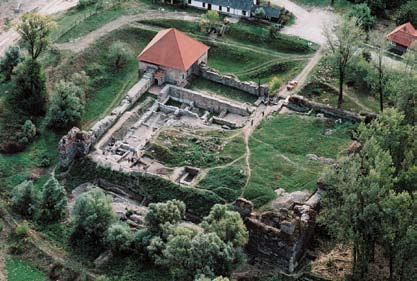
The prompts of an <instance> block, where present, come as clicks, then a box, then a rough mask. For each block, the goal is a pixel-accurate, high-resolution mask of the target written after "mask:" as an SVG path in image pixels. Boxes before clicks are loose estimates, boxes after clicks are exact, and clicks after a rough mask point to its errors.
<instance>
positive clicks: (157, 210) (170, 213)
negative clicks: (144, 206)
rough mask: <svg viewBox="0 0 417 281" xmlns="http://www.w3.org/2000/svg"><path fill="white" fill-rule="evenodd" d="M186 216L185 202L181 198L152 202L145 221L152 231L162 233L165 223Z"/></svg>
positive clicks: (177, 220) (174, 221) (173, 221)
mask: <svg viewBox="0 0 417 281" xmlns="http://www.w3.org/2000/svg"><path fill="white" fill-rule="evenodd" d="M184 216H185V204H184V202H182V201H179V200H176V199H174V200H171V201H167V202H165V203H152V204H150V205H149V208H148V212H147V213H146V216H145V223H146V225H147V227H148V229H149V231H151V232H156V233H160V232H161V230H162V229H161V226H162V225H163V224H164V223H171V224H172V223H176V222H179V221H180V220H182V219H183V218H184Z"/></svg>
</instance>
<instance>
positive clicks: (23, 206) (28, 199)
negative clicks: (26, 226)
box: [11, 181, 36, 217]
mask: <svg viewBox="0 0 417 281" xmlns="http://www.w3.org/2000/svg"><path fill="white" fill-rule="evenodd" d="M11 203H12V207H13V209H14V210H15V211H16V212H18V213H19V214H21V215H22V216H25V217H30V216H32V215H33V214H34V213H35V209H36V208H35V206H36V193H35V187H34V186H33V182H31V181H24V182H22V183H20V184H19V185H17V186H15V187H14V188H13V191H12V198H11Z"/></svg>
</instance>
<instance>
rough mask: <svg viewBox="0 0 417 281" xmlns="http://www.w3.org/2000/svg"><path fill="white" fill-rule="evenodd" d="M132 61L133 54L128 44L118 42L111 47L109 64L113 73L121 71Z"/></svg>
mask: <svg viewBox="0 0 417 281" xmlns="http://www.w3.org/2000/svg"><path fill="white" fill-rule="evenodd" d="M132 59H133V53H132V50H131V49H130V47H129V45H128V44H126V43H123V42H121V41H116V42H114V43H113V44H112V45H111V46H110V49H109V51H108V54H107V63H108V65H109V66H110V67H111V68H112V69H113V71H118V70H120V69H121V68H123V67H124V66H126V64H128V63H129V61H130V60H132Z"/></svg>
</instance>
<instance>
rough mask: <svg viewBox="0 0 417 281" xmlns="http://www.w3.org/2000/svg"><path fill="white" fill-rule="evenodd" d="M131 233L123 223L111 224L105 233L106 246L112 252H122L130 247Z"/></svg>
mask: <svg viewBox="0 0 417 281" xmlns="http://www.w3.org/2000/svg"><path fill="white" fill-rule="evenodd" d="M132 242H133V233H132V231H131V230H130V227H129V226H128V225H127V224H125V223H115V224H112V225H111V226H110V227H109V229H108V230H107V233H106V238H105V243H106V246H107V247H108V248H109V249H110V250H111V251H112V252H113V253H114V254H123V253H126V252H128V251H129V250H130V249H131V245H132Z"/></svg>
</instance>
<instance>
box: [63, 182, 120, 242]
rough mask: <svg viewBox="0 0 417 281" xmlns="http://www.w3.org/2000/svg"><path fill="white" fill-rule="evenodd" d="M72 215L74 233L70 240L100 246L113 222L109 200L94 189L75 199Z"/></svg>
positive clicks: (101, 192)
mask: <svg viewBox="0 0 417 281" xmlns="http://www.w3.org/2000/svg"><path fill="white" fill-rule="evenodd" d="M72 213H73V216H74V231H73V233H72V237H71V238H72V239H71V240H72V241H73V242H76V240H82V242H85V243H87V244H88V245H95V246H101V245H102V242H103V238H104V235H105V232H106V230H107V229H108V227H109V226H110V225H111V223H112V222H113V221H114V213H113V209H112V206H111V198H109V197H107V196H106V195H105V194H104V192H103V191H102V190H100V189H98V188H94V189H92V190H90V191H88V192H85V193H83V194H81V195H80V196H79V197H78V198H77V199H76V201H75V204H74V208H73V210H72Z"/></svg>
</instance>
